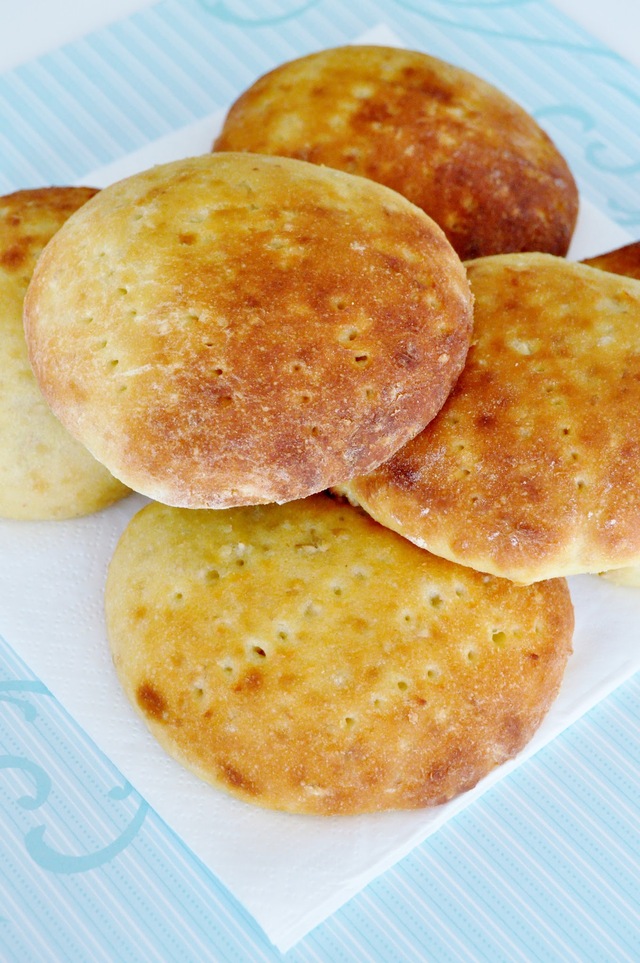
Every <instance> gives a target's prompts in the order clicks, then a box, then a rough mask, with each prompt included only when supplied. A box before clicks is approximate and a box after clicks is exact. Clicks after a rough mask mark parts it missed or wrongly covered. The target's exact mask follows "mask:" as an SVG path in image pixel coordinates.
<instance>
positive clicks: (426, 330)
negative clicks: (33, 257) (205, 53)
mask: <svg viewBox="0 0 640 963" xmlns="http://www.w3.org/2000/svg"><path fill="white" fill-rule="evenodd" d="M471 324H472V306H471V297H470V293H469V287H468V283H467V280H466V275H465V271H464V268H463V266H462V264H461V262H460V261H459V259H458V257H457V256H456V254H455V253H454V251H453V250H452V248H451V246H450V245H449V244H448V242H447V241H446V239H445V237H444V235H443V233H442V231H441V230H440V229H439V228H438V227H437V226H436V225H435V224H434V223H433V221H431V220H430V219H429V218H428V217H427V216H426V215H425V214H424V213H423V212H422V211H421V210H419V209H418V208H416V207H414V206H413V205H412V204H410V203H409V202H408V201H406V200H405V199H404V198H403V197H400V195H399V194H396V193H394V192H392V191H390V190H388V189H387V188H384V187H381V186H380V185H378V184H374V183H373V182H371V181H367V180H365V179H364V178H356V177H353V176H351V175H348V174H345V173H343V172H341V171H330V170H326V169H323V168H320V167H316V166H314V165H312V164H305V163H303V162H302V161H293V160H288V159H284V158H267V157H257V156H250V155H248V154H217V155H211V154H209V155H205V156H204V157H196V158H189V159H186V160H182V161H176V162H174V163H171V164H166V165H162V166H160V167H156V168H153V169H152V170H150V171H145V172H143V173H141V174H138V175H135V176H134V177H131V178H129V179H127V180H125V181H121V182H119V183H118V184H115V185H113V186H111V187H109V188H106V189H105V190H104V191H102V192H101V193H100V194H99V195H97V196H96V197H95V198H94V199H93V200H91V201H90V202H89V203H88V204H87V205H86V206H85V207H84V208H83V209H82V210H81V211H79V212H78V214H77V215H76V216H75V217H73V218H72V219H70V220H69V221H68V222H67V224H66V225H65V226H64V228H63V230H62V231H60V232H59V233H58V234H57V235H56V237H55V238H54V240H53V241H52V243H51V244H50V245H49V246H48V247H47V250H46V252H45V254H44V255H43V257H42V258H41V260H40V262H39V265H38V268H37V270H36V272H35V275H34V278H33V281H32V283H31V285H30V288H29V292H28V295H27V299H26V305H25V326H26V332H27V338H28V341H29V346H30V356H31V361H32V364H33V367H34V370H35V372H36V375H37V377H38V379H39V382H40V385H41V387H42V390H43V392H44V394H45V396H46V398H47V400H48V401H49V403H50V405H51V407H52V408H53V409H54V411H55V412H56V414H57V415H58V417H59V418H60V420H61V421H62V422H63V423H64V424H65V425H66V426H67V427H68V429H69V430H70V431H72V432H73V433H74V434H75V435H76V436H77V437H78V438H79V439H80V440H81V441H82V442H83V443H84V444H86V446H87V447H88V448H89V449H90V450H91V451H92V452H93V453H94V455H95V456H96V457H97V458H98V459H99V460H100V461H101V462H103V463H104V464H105V465H106V466H107V467H108V468H109V469H110V470H111V471H112V472H113V473H114V474H115V475H117V476H118V477H119V478H121V479H122V480H123V481H124V482H125V483H127V484H128V485H130V486H131V487H132V488H134V489H136V490H137V491H139V492H142V493H143V494H145V495H148V496H150V497H152V498H155V499H157V500H158V501H162V502H165V503H167V504H173V505H180V506H184V507H190V508H198V507H207V508H222V507H226V506H230V505H238V504H252V503H261V502H270V501H276V502H283V501H287V500H290V499H293V498H298V497H300V496H302V495H307V494H309V493H311V492H314V491H319V490H321V489H323V488H326V487H327V486H328V485H330V484H334V483H336V482H339V481H341V480H345V479H346V478H348V477H350V476H351V475H353V474H355V473H359V472H361V471H363V470H366V471H368V470H369V469H370V468H373V467H374V466H375V465H377V464H379V463H380V462H381V461H383V460H385V459H386V458H387V457H389V455H391V454H392V453H393V452H394V451H395V450H396V449H397V448H398V447H399V446H400V445H401V444H403V443H404V442H405V441H406V440H408V439H409V438H410V437H412V436H413V435H415V434H416V433H417V432H418V431H419V430H420V429H421V428H422V427H424V425H425V424H426V423H427V422H428V421H429V420H430V419H431V418H432V417H433V415H434V414H435V413H436V412H437V411H438V409H439V408H440V407H441V405H442V403H443V402H444V400H445V398H446V397H447V395H448V393H449V391H450V388H451V385H452V384H453V382H454V381H455V379H456V378H457V376H458V373H459V371H460V369H461V368H462V365H463V363H464V358H465V356H466V352H467V348H468V343H469V338H470V330H471Z"/></svg>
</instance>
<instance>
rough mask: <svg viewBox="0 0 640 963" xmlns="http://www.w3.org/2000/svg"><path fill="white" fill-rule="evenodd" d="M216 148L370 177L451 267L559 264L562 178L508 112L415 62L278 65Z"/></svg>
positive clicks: (477, 89)
mask: <svg viewBox="0 0 640 963" xmlns="http://www.w3.org/2000/svg"><path fill="white" fill-rule="evenodd" d="M214 149H215V150H218V151H222V150H249V151H256V152H260V153H265V154H279V155H283V156H289V157H299V158H302V159H303V160H309V161H312V162H314V163H317V164H326V165H328V166H330V167H336V168H339V169H341V170H346V171H350V172H352V173H355V174H360V175H362V176H365V177H369V178H371V179H373V180H375V181H378V182H380V183H382V184H386V185H387V186H388V187H391V188H393V189H394V190H397V191H399V192H400V193H401V194H403V195H404V196H405V197H408V198H409V199H410V200H411V201H413V203H414V204H417V205H418V206H419V207H421V208H422V209H423V210H425V211H426V212H427V213H428V214H429V215H430V216H431V217H433V218H434V220H436V221H437V222H438V223H439V224H440V225H441V227H442V228H443V229H444V231H445V233H446V235H447V237H448V238H449V240H450V241H451V243H452V245H453V247H454V248H455V250H456V251H457V252H458V254H459V255H460V257H461V258H463V259H466V258H474V257H480V256H483V255H488V254H496V253H505V252H510V251H529V250H536V251H544V252H548V253H550V254H557V255H564V254H566V252H567V249H568V247H569V242H570V240H571V236H572V234H573V230H574V227H575V223H576V218H577V212H578V192H577V188H576V184H575V182H574V180H573V177H572V175H571V172H570V170H569V168H568V166H567V164H566V162H565V160H564V158H563V157H562V156H561V155H560V153H559V152H558V150H557V149H556V147H555V146H554V144H553V143H552V142H551V140H550V139H549V137H548V136H547V134H546V133H545V132H544V131H543V130H542V129H541V128H540V127H539V126H538V124H537V123H536V122H535V121H534V119H533V118H532V117H531V116H530V115H529V114H528V113H527V112H526V111H525V110H523V109H522V108H521V107H520V106H519V105H518V104H516V103H515V102H514V101H512V100H511V99H510V98H508V97H506V96H505V95H504V94H503V93H501V92H500V91H498V90H497V89H496V88H495V87H493V86H491V85H489V84H487V83H486V82H484V81H483V80H481V79H480V78H478V77H476V76H474V75H473V74H471V73H468V72H467V71H465V70H462V69H460V68H458V67H455V66H452V65H450V64H447V63H444V62H443V61H441V60H437V59H435V58H433V57H430V56H428V55H426V54H423V53H418V52H415V51H407V50H398V49H395V48H386V47H375V46H349V47H339V48H335V49H332V50H323V51H320V52H319V53H315V54H311V55H309V56H306V57H302V58H299V59H297V60H294V61H291V62H290V63H287V64H283V65H282V66H280V67H277V68H276V69H275V70H272V71H270V72H269V73H268V74H266V75H265V76H263V77H261V78H260V79H258V80H257V81H256V82H255V83H254V84H253V85H252V86H251V87H250V88H249V89H248V90H247V91H245V92H244V93H243V94H242V95H241V96H240V97H239V98H238V100H237V101H236V102H235V103H234V104H233V106H232V107H231V109H230V111H229V113H228V116H227V118H226V121H225V123H224V126H223V129H222V132H221V134H220V135H219V137H218V138H217V140H216V142H215V144H214Z"/></svg>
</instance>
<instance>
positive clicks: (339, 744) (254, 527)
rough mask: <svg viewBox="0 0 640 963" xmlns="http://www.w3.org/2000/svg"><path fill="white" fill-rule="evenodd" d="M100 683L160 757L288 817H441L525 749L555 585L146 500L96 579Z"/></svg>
mask: <svg viewBox="0 0 640 963" xmlns="http://www.w3.org/2000/svg"><path fill="white" fill-rule="evenodd" d="M106 615H107V628H108V633H109V638H110V642H111V647H112V652H113V658H114V662H115V667H116V670H117V673H118V676H119V678H120V681H121V683H122V685H123V687H124V690H125V692H126V694H127V696H128V698H129V699H130V701H131V703H132V705H133V707H134V708H135V710H136V711H137V712H138V713H139V714H140V715H141V716H142V718H143V719H144V721H145V722H146V724H147V725H148V727H149V729H150V730H151V732H152V733H153V735H154V736H155V737H156V738H157V739H158V741H159V742H160V743H161V745H162V746H163V747H164V748H165V750H167V752H169V753H170V754H171V755H172V756H174V757H175V758H176V759H177V760H178V761H179V762H180V763H182V764H183V765H185V766H186V767H188V768H189V769H190V770H192V771H193V772H194V773H196V775H198V776H199V777H200V778H202V779H204V780H206V781H208V782H210V783H212V784H213V785H214V786H216V787H217V788H218V789H221V790H224V791H226V792H229V793H231V794H232V795H234V796H237V797H239V798H240V799H243V800H245V801H247V802H251V803H254V804H257V805H260V806H264V807H268V808H273V809H280V810H285V811H288V812H294V813H312V814H319V815H325V814H331V813H340V814H352V813H362V812H372V811H379V810H387V809H410V808H416V807H422V806H429V805H434V804H437V803H442V802H445V801H446V800H448V799H450V798H451V797H453V796H455V795H456V794H457V793H460V792H464V791H465V790H467V789H470V788H471V787H472V786H474V785H475V783H476V782H477V781H478V780H479V779H480V778H482V776H484V775H485V774H486V773H488V772H490V771H491V770H492V769H493V768H494V767H495V766H497V765H500V764H501V763H502V762H504V761H505V760H506V759H509V758H510V757H511V756H513V755H515V754H516V753H517V752H519V751H520V749H521V748H522V747H523V746H524V745H525V744H526V743H527V741H528V740H529V739H530V738H531V736H532V735H533V733H534V731H535V730H536V728H537V727H538V725H539V723H540V721H541V719H542V718H543V716H544V714H545V712H546V711H547V709H548V707H549V706H550V704H551V703H552V701H553V699H554V698H555V695H556V693H557V690H558V687H559V685H560V681H561V679H562V675H563V672H564V668H565V665H566V661H567V658H568V656H569V653H570V650H571V636H572V631H573V610H572V606H571V601H570V598H569V593H568V590H567V586H566V583H565V581H564V580H556V581H551V582H544V583H539V584H537V585H535V586H532V587H522V586H517V585H515V584H514V583H512V582H508V581H506V580H504V579H495V578H492V577H490V576H483V575H480V574H479V573H477V572H473V571H471V570H470V569H465V568H462V567H461V566H457V565H453V564H451V563H450V562H447V561H445V560H443V559H438V558H436V557H435V556H432V555H430V554H429V553H427V552H424V551H422V550H421V549H418V548H416V547H415V546H414V545H412V544H411V543H410V542H409V541H407V540H406V539H403V538H400V537H399V536H398V535H396V534H395V533H393V532H391V531H389V530H388V529H385V528H383V527H382V526H380V525H378V524H376V523H375V522H374V521H373V520H372V519H370V518H369V517H368V516H367V515H365V514H364V513H362V512H360V511H358V510H357V509H354V508H352V507H351V506H350V505H348V504H347V503H340V502H334V501H332V500H331V499H329V498H327V497H326V496H325V495H316V496H312V497H310V498H308V499H305V500H302V501H299V502H290V503H288V504H287V505H282V506H276V505H269V506H261V507H254V508H246V507H245V508H236V509H229V510H226V511H219V512H212V511H190V510H184V509H175V508H167V507H164V506H161V505H158V504H151V505H149V506H148V507H146V508H144V509H143V510H142V511H141V512H140V513H139V514H138V515H136V516H135V517H134V519H133V520H132V521H131V522H130V524H129V526H128V528H127V529H126V531H125V532H124V534H123V536H122V538H121V540H120V542H119V544H118V546H117V548H116V551H115V554H114V556H113V559H112V561H111V565H110V568H109V574H108V580H107V586H106Z"/></svg>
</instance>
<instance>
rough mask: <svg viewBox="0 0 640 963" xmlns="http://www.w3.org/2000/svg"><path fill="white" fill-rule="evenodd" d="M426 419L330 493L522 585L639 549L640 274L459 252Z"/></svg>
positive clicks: (620, 561) (614, 563) (598, 566)
mask: <svg viewBox="0 0 640 963" xmlns="http://www.w3.org/2000/svg"><path fill="white" fill-rule="evenodd" d="M467 269H468V273H469V279H470V282H471V287H472V290H473V293H474V295H475V326H474V336H473V343H472V347H471V349H470V351H469V357H468V360H467V364H466V366H465V369H464V371H463V373H462V375H461V376H460V378H459V380H458V382H457V384H456V386H455V388H454V390H453V392H452V394H451V395H450V397H449V399H448V400H447V402H446V404H445V405H444V407H443V408H442V410H441V412H440V413H439V415H438V417H437V418H436V419H434V421H433V422H431V423H430V424H429V425H428V426H427V428H426V429H425V430H424V431H423V432H421V433H420V435H418V436H417V437H416V438H414V439H413V440H412V441H411V442H409V443H408V444H407V445H405V446H404V447H403V448H402V449H401V450H400V451H398V452H397V453H396V454H395V455H394V456H393V457H392V458H391V459H389V461H387V462H386V463H385V464H384V465H381V466H380V467H379V468H378V469H376V470H374V471H373V472H371V473H369V474H368V475H365V476H363V477H360V478H356V479H352V480H351V481H350V482H348V483H347V484H346V485H345V486H343V487H342V489H341V490H342V491H343V492H344V493H346V494H347V495H348V496H349V497H350V498H351V499H352V500H353V501H355V502H357V503H359V504H360V505H362V506H363V507H364V508H366V510H367V511H369V512H371V514H372V515H373V516H374V517H375V518H377V519H378V520H379V521H380V522H382V523H383V524H385V525H389V526H390V527H391V528H393V529H394V530H395V531H398V532H400V533H401V534H403V535H405V536H406V537H407V538H410V539H412V540H413V541H415V542H416V543H417V544H419V545H421V546H423V547H424V548H427V549H428V550H429V551H432V552H435V553H436V554H439V555H442V556H444V557H445V558H450V559H452V560H453V561H456V562H459V563H460V564H464V565H470V566H472V567H473V568H477V569H479V570H481V571H486V572H491V573H493V574H495V575H500V576H503V577H505V578H512V579H514V580H516V581H519V582H523V583H528V582H533V581H536V580H538V579H547V578H552V577H556V576H560V575H569V574H575V573H585V572H601V571H603V570H605V569H612V568H623V567H626V566H629V565H634V564H636V563H638V562H640V474H639V473H638V470H637V468H638V463H639V460H640V432H639V431H638V418H637V412H638V410H639V409H640V353H639V352H638V344H640V282H639V281H636V280H633V279H628V278H622V277H619V276H615V275H613V274H609V273H605V272H604V271H599V270H596V269H595V268H591V267H587V266H585V265H581V264H572V263H570V262H568V261H566V260H564V259H563V258H555V257H552V256H551V255H545V254H512V255H502V256H495V257H492V258H481V259H478V260H476V261H473V262H470V263H468V264H467Z"/></svg>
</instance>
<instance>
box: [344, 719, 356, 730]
mask: <svg viewBox="0 0 640 963" xmlns="http://www.w3.org/2000/svg"><path fill="white" fill-rule="evenodd" d="M355 721H356V720H355V719H354V718H353V716H345V720H344V724H345V726H346V727H347V729H350V728H351V726H353V725H355Z"/></svg>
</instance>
